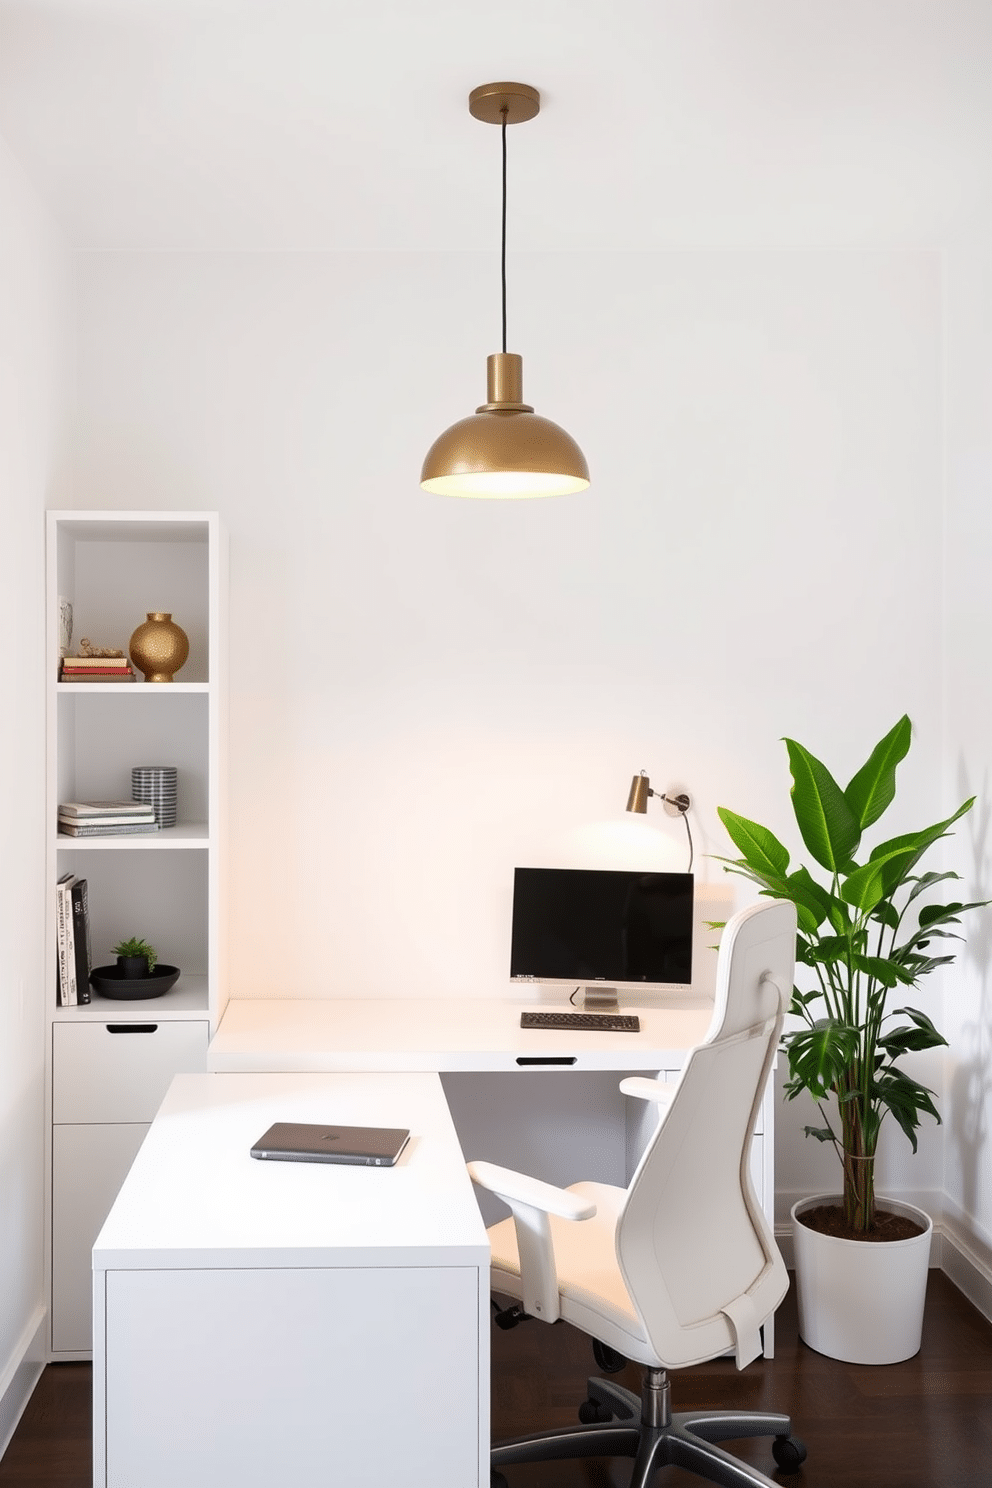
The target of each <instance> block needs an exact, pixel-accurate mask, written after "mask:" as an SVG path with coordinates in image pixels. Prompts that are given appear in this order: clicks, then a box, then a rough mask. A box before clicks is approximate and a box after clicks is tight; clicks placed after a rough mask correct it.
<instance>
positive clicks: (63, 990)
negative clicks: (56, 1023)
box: [55, 873, 93, 1007]
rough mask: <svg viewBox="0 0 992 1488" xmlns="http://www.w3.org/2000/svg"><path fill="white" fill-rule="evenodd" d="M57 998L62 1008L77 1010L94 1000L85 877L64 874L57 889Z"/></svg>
mask: <svg viewBox="0 0 992 1488" xmlns="http://www.w3.org/2000/svg"><path fill="white" fill-rule="evenodd" d="M55 894H56V901H55V931H56V950H57V958H56V970H57V976H56V985H55V991H56V996H57V998H58V1001H59V1005H60V1006H61V1007H76V1006H78V1005H79V1004H81V1003H85V1002H89V1000H90V972H91V971H92V970H93V955H92V951H91V946H90V913H89V899H88V896H87V892H86V880H85V878H75V877H74V876H73V874H71V873H63V875H62V877H61V878H60V879H59V881H58V883H57V884H56V887H55Z"/></svg>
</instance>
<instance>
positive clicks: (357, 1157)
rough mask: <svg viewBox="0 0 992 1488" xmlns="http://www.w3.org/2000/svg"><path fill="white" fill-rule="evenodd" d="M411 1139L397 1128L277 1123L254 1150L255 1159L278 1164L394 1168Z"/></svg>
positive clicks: (406, 1133) (296, 1122) (300, 1122)
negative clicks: (310, 1163) (272, 1160)
mask: <svg viewBox="0 0 992 1488" xmlns="http://www.w3.org/2000/svg"><path fill="white" fill-rule="evenodd" d="M409 1140H410V1133H409V1131H405V1130H402V1129H401V1128H399V1127H393V1126H320V1125H317V1124H315V1123H313V1122H303V1121H277V1122H276V1123H275V1125H274V1126H270V1127H269V1129H268V1131H267V1132H266V1133H265V1134H264V1136H261V1137H259V1139H258V1141H257V1142H256V1143H255V1145H254V1147H253V1148H252V1149H251V1155H252V1157H264V1158H272V1159H274V1160H275V1161H277V1162H326V1163H352V1164H354V1165H355V1166H358V1167H366V1168H391V1167H392V1166H393V1164H394V1163H395V1162H396V1159H397V1158H398V1157H399V1155H400V1153H401V1152H402V1151H403V1148H404V1147H405V1146H406V1144H407V1142H408V1141H409Z"/></svg>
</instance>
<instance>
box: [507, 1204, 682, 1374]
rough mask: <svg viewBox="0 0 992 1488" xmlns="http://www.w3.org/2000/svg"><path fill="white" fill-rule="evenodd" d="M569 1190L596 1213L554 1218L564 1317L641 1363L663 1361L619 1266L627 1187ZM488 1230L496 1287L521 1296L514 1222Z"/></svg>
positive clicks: (517, 1296)
mask: <svg viewBox="0 0 992 1488" xmlns="http://www.w3.org/2000/svg"><path fill="white" fill-rule="evenodd" d="M569 1192H570V1193H574V1194H580V1195H581V1196H582V1197H583V1198H589V1199H592V1201H593V1203H594V1204H595V1205H596V1213H595V1215H594V1216H593V1217H592V1219H584V1220H579V1221H572V1220H567V1219H558V1218H556V1217H555V1216H554V1215H552V1216H550V1224H551V1233H552V1239H553V1242H554V1253H555V1263H556V1266H557V1270H558V1290H559V1293H560V1295H561V1315H562V1317H563V1318H564V1319H565V1320H566V1322H569V1323H573V1324H574V1325H575V1327H577V1328H581V1329H582V1331H583V1332H584V1333H588V1334H590V1335H591V1336H592V1337H593V1338H598V1339H600V1340H601V1342H603V1343H605V1344H608V1345H609V1347H610V1348H614V1349H617V1350H618V1352H619V1353H621V1354H623V1355H624V1356H625V1357H626V1358H628V1359H633V1360H635V1362H637V1363H638V1364H650V1365H660V1364H662V1363H663V1361H662V1360H661V1359H659V1358H658V1357H657V1355H656V1354H655V1353H654V1351H653V1349H652V1348H651V1345H650V1344H649V1343H648V1339H647V1334H646V1333H645V1331H644V1328H643V1327H642V1325H641V1322H640V1319H639V1318H638V1316H637V1311H636V1309H635V1307H634V1304H633V1302H632V1301H631V1299H630V1294H629V1292H628V1291H627V1287H626V1285H625V1283H624V1279H623V1276H622V1275H621V1272H620V1267H619V1265H618V1264H617V1254H616V1241H615V1237H616V1227H617V1216H618V1214H619V1213H620V1208H621V1206H622V1204H623V1202H624V1200H625V1199H626V1197H627V1194H626V1190H625V1189H622V1188H614V1187H613V1186H612V1185H611V1184H608V1183H573V1184H571V1186H570V1188H569ZM488 1234H489V1243H490V1245H491V1247H492V1273H491V1277H492V1289H493V1291H494V1292H498V1293H500V1294H501V1295H503V1296H507V1297H513V1298H515V1299H516V1300H521V1299H522V1291H521V1286H520V1261H519V1258H518V1255H517V1239H516V1232H515V1230H514V1225H513V1220H512V1219H504V1220H502V1221H501V1222H500V1223H499V1224H496V1225H493V1226H492V1228H491V1229H490V1230H489V1231H488Z"/></svg>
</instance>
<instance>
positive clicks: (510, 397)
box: [420, 83, 589, 500]
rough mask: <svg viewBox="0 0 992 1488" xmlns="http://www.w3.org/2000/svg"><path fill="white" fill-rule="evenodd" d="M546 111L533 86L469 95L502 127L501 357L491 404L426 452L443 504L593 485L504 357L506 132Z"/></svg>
mask: <svg viewBox="0 0 992 1488" xmlns="http://www.w3.org/2000/svg"><path fill="white" fill-rule="evenodd" d="M540 107H541V95H540V94H539V93H538V91H537V89H536V88H532V87H530V86H529V84H527V83H486V84H484V85H483V86H482V87H481V88H474V89H473V90H472V92H471V94H470V95H469V112H470V113H471V114H472V116H473V118H476V119H481V120H482V121H483V122H484V123H486V124H499V125H500V126H501V129H502V135H503V229H502V242H501V250H502V251H501V277H502V303H503V349H502V351H498V352H496V353H495V354H494V355H493V356H491V357H490V358H489V361H488V363H487V381H488V402H486V403H483V404H482V406H481V407H480V408H477V409H476V410H475V413H474V414H471V415H470V416H469V417H468V418H463V419H460V420H459V421H458V423H457V424H452V425H451V428H450V429H445V431H444V433H443V434H441V435H440V436H439V437H438V438H437V439H435V441H434V443H433V444H432V445H431V447H430V449H429V450H428V451H427V458H426V459H425V460H424V467H423V470H422V471H421V473H420V484H421V486H422V487H423V489H424V490H425V491H433V492H436V493H437V494H439V495H441V496H476V497H489V498H491V497H496V498H504V499H505V498H509V499H511V500H512V499H517V498H520V497H529V496H567V495H570V494H571V493H572V492H574V491H582V490H584V489H585V487H586V486H588V484H589V467H588V465H587V464H586V461H585V456H584V455H583V453H582V451H581V450H580V449H579V446H578V445H577V444H576V442H575V440H574V439H573V438H572V437H571V435H570V434H566V432H565V430H564V429H562V428H560V427H559V425H558V424H553V423H552V422H551V420H550V419H546V418H540V417H539V416H538V415H537V414H536V413H535V412H534V410H533V408H532V407H531V405H530V404H529V403H525V402H524V401H523V359H522V358H521V357H519V356H518V355H517V354H516V353H515V352H508V351H507V349H506V127H507V125H508V124H522V123H524V122H525V121H526V120H527V119H533V118H534V117H535V116H536V114H537V113H538V112H539V110H540Z"/></svg>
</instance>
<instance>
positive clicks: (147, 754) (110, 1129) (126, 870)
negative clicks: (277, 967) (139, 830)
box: [45, 511, 227, 1360]
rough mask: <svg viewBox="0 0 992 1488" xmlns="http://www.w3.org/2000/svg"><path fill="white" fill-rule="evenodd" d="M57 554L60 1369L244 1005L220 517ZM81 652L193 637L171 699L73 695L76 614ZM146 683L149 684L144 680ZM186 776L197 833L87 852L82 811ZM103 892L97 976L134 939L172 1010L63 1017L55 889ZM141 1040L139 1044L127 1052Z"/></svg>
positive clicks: (51, 996)
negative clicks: (68, 621) (175, 1106)
mask: <svg viewBox="0 0 992 1488" xmlns="http://www.w3.org/2000/svg"><path fill="white" fill-rule="evenodd" d="M47 537H48V542H47V566H48V567H47V582H46V604H47V646H46V666H47V669H48V686H47V738H48V745H47V761H46V801H47V807H46V810H47V822H48V848H47V852H46V872H47V882H48V923H47V926H46V951H45V985H46V987H47V988H49V989H50V991H49V993H48V1011H47V1015H46V1021H47V1024H48V1034H47V1038H46V1047H47V1051H48V1053H47V1060H48V1098H49V1110H50V1113H51V1117H52V1120H51V1125H50V1128H49V1142H48V1160H49V1173H50V1184H49V1187H48V1193H49V1202H50V1214H49V1219H50V1224H49V1225H48V1226H47V1227H46V1228H47V1229H48V1232H49V1235H50V1244H49V1254H48V1257H47V1265H48V1274H49V1277H50V1281H51V1292H50V1296H51V1308H50V1322H51V1326H50V1334H49V1357H50V1358H52V1359H53V1360H54V1359H81V1358H86V1357H88V1355H89V1352H90V1347H91V1319H90V1259H89V1252H90V1249H91V1247H92V1243H93V1240H94V1238H95V1236H96V1232H97V1230H98V1229H99V1228H100V1225H101V1224H102V1222H103V1219H104V1217H105V1215H106V1213H107V1211H108V1210H109V1207H110V1204H111V1203H112V1202H113V1199H114V1197H115V1195H116V1192H117V1189H118V1188H119V1186H120V1183H121V1182H122V1181H123V1178H124V1176H125V1174H126V1172H127V1169H128V1167H129V1166H130V1163H131V1161H132V1159H133V1156H134V1153H135V1152H136V1151H137V1148H138V1146H139V1145H140V1142H141V1139H142V1137H143V1135H144V1132H145V1130H146V1129H147V1126H148V1124H149V1123H150V1121H151V1120H152V1117H153V1116H154V1114H155V1111H156V1109H157V1107H158V1105H159V1103H160V1101H161V1099H162V1097H163V1095H164V1094H165V1090H166V1088H167V1087H168V1084H169V1082H170V1081H171V1078H172V1076H173V1075H174V1074H178V1073H180V1072H184V1071H187V1070H188V1071H196V1070H199V1069H204V1068H205V1067H206V1048H207V1043H208V1041H209V1036H210V1033H211V1032H212V1030H213V1029H214V1028H216V1026H217V1023H218V1022H219V1020H220V1017H221V1015H222V1014H223V1011H224V1007H225V1005H226V1001H227V992H226V986H225V978H224V962H223V946H222V937H221V895H220V886H221V874H222V864H221V847H222V819H223V798H222V772H221V758H222V751H223V730H224V719H225V709H224V697H225V691H224V683H225V665H224V663H225V650H224V645H223V621H224V616H225V612H226V594H225V583H226V557H225V550H224V542H223V536H222V531H221V526H220V521H219V518H218V515H217V513H216V512H142V511H121V512H108V511H53V512H49V513H48V534H47ZM62 600H67V601H68V602H69V604H70V605H71V606H72V637H71V642H70V647H69V649H70V652H71V653H74V654H78V652H79V648H80V641H81V640H82V639H83V637H85V638H86V639H87V640H88V641H89V642H90V645H91V646H93V647H101V648H102V647H108V648H112V649H114V650H119V651H124V652H126V651H127V649H128V642H129V640H130V637H131V635H132V633H133V632H134V630H135V629H136V628H137V627H138V626H139V625H140V624H141V623H142V622H143V621H144V619H145V617H146V615H147V614H148V613H149V612H150V611H155V610H161V611H167V612H170V613H171V614H172V616H173V619H174V620H175V621H176V623H177V624H178V625H180V626H182V628H183V630H184V631H185V632H186V634H187V636H188V637H189V643H190V651H189V658H188V660H187V662H186V663H185V664H184V666H183V667H182V669H181V671H180V672H178V673H177V674H176V678H175V680H174V681H173V682H171V683H147V682H144V681H143V680H137V681H135V682H128V683H124V684H122V683H119V682H114V681H109V682H61V681H59V679H58V678H59V656H60V634H59V631H60V609H61V601H62ZM139 676H140V673H139ZM148 764H167V765H174V766H175V767H176V769H177V771H178V791H179V805H178V814H179V820H178V822H177V824H176V825H175V826H173V827H168V828H165V829H162V830H160V831H158V832H154V833H149V834H147V835H144V834H134V835H124V834H122V835H120V836H106V837H103V836H101V837H74V836H72V835H71V834H67V833H62V832H59V831H58V830H57V819H58V807H59V803H60V802H66V801H111V800H129V799H130V797H131V769H132V767H133V766H135V765H148ZM65 873H71V874H74V875H76V877H77V878H85V879H86V883H87V890H88V900H89V920H90V933H91V942H92V963H93V965H94V966H104V965H111V964H113V962H114V955H113V946H114V945H115V944H116V943H117V942H118V941H120V940H122V939H126V938H127V937H129V936H138V937H140V938H142V939H144V940H147V941H148V942H149V943H150V944H151V945H153V946H154V947H155V948H156V950H157V951H158V954H159V959H160V961H162V962H163V963H164V964H167V965H172V966H178V967H179V968H180V970H181V975H180V977H179V980H178V982H177V983H176V985H175V986H174V987H173V988H172V989H171V990H170V991H169V992H167V993H166V994H165V995H164V996H162V997H155V998H148V999H138V1000H133V1001H122V1000H118V999H116V998H104V997H101V996H99V995H98V994H97V992H96V991H95V990H93V991H92V1000H91V1001H90V1002H89V1003H88V1004H86V1005H79V1006H72V1007H66V1006H59V1005H58V1003H57V996H56V986H57V980H58V975H57V973H58V958H57V946H56V919H55V901H56V895H55V884H56V882H57V880H58V879H59V878H60V876H61V875H63V874H65ZM127 1033H130V1034H131V1036H130V1037H126V1036H123V1037H122V1036H121V1035H122V1034H127Z"/></svg>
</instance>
